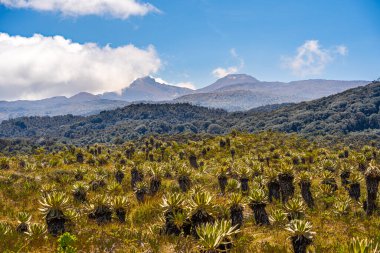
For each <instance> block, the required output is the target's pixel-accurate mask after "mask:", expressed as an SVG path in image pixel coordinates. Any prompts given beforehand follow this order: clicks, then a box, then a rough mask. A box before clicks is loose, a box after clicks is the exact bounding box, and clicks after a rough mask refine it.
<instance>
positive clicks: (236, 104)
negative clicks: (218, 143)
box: [174, 90, 299, 111]
mask: <svg viewBox="0 0 380 253" xmlns="http://www.w3.org/2000/svg"><path fill="white" fill-rule="evenodd" d="M297 101H299V99H297V98H294V96H292V95H288V96H285V95H276V94H274V93H273V94H272V93H270V92H268V91H251V90H227V91H222V92H210V93H198V94H189V95H185V96H182V97H179V98H176V99H174V102H177V103H190V104H193V105H198V106H205V107H211V108H222V109H225V110H227V111H244V110H249V109H252V108H256V107H260V106H265V105H271V104H282V103H289V102H297Z"/></svg>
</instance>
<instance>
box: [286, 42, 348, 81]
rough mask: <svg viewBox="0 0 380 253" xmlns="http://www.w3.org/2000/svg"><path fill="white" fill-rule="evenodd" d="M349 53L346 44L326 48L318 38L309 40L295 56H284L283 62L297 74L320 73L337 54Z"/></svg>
mask: <svg viewBox="0 0 380 253" xmlns="http://www.w3.org/2000/svg"><path fill="white" fill-rule="evenodd" d="M347 53H348V49H347V47H346V46H344V45H340V46H337V47H335V48H334V49H325V48H323V47H322V46H321V45H320V44H319V41H318V40H308V41H306V42H305V43H304V44H303V45H302V46H300V47H299V48H298V49H297V54H296V55H295V56H293V57H283V58H282V63H283V66H284V67H285V68H288V69H290V70H291V71H292V72H293V74H294V75H297V76H309V75H319V74H321V73H322V72H323V71H324V69H325V68H326V66H327V65H328V64H329V63H331V62H332V61H333V60H334V58H335V56H336V55H341V56H345V55H346V54H347Z"/></svg>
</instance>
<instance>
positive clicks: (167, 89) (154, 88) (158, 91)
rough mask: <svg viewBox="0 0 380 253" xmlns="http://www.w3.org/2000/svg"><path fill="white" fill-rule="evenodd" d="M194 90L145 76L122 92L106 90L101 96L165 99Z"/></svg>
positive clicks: (143, 99)
mask: <svg viewBox="0 0 380 253" xmlns="http://www.w3.org/2000/svg"><path fill="white" fill-rule="evenodd" d="M192 92H193V90H190V89H187V88H181V87H177V86H172V85H168V84H162V83H159V82H157V81H156V80H155V79H154V78H151V77H144V78H139V79H137V80H135V81H134V82H133V83H132V84H131V85H130V86H128V87H127V88H124V89H123V90H122V91H121V92H120V93H117V92H106V93H104V94H103V95H100V97H101V98H105V99H115V100H124V101H129V102H132V101H163V100H171V99H174V98H176V97H179V96H182V95H185V94H189V93H192Z"/></svg>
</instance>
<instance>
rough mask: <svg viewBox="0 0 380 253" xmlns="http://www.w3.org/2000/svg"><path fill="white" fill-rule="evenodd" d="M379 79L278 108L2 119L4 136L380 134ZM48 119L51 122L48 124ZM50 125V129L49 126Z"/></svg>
mask: <svg viewBox="0 0 380 253" xmlns="http://www.w3.org/2000/svg"><path fill="white" fill-rule="evenodd" d="M379 107H380V82H374V83H371V84H369V85H366V86H364V87H359V88H354V89H351V90H348V91H345V92H343V93H339V94H336V95H332V96H329V97H325V98H322V99H317V100H314V101H310V102H302V103H299V104H293V105H285V106H279V109H277V110H274V111H273V110H269V112H268V110H251V111H246V112H237V113H227V112H226V111H223V110H220V109H207V108H204V107H198V106H191V105H189V104H134V105H129V106H127V107H124V108H120V109H116V110H112V111H106V112H102V113H100V114H98V115H93V116H89V117H74V116H58V117H54V118H49V117H43V118H40V117H31V118H20V119H13V120H7V121H3V122H2V123H1V124H0V137H2V138H13V137H33V138H40V137H49V138H58V139H59V140H65V141H68V142H72V143H76V144H87V143H95V142H115V141H118V142H119V141H126V140H128V139H135V138H138V137H141V136H144V135H150V134H170V135H172V134H176V133H183V132H186V131H188V132H191V133H209V134H213V133H218V134H219V133H227V132H229V131H231V129H234V128H236V129H239V130H244V131H249V132H255V131H261V130H268V129H272V130H277V131H283V132H297V133H301V134H304V135H306V136H323V135H334V136H335V137H338V136H341V135H346V136H347V135H350V136H355V138H356V136H360V137H364V138H367V139H376V138H378V137H379V135H378V134H379V129H380V114H379ZM48 125H50V126H52V127H49V128H48ZM47 129H48V131H47Z"/></svg>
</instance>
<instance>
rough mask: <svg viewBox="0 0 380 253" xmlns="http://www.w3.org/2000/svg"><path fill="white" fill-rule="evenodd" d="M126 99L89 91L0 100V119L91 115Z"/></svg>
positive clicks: (111, 107) (118, 105) (116, 105)
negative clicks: (48, 96) (60, 95)
mask: <svg viewBox="0 0 380 253" xmlns="http://www.w3.org/2000/svg"><path fill="white" fill-rule="evenodd" d="M128 104H129V103H128V102H126V101H116V100H107V99H101V98H99V97H97V96H94V95H92V94H89V93H80V94H78V95H75V96H73V97H71V98H66V97H53V98H48V99H42V100H36V101H22V100H21V101H12V102H7V101H0V121H2V120H6V119H8V118H17V117H24V116H56V115H65V114H73V115H91V114H96V113H99V112H100V111H103V110H111V109H116V108H118V107H123V106H126V105H128Z"/></svg>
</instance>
